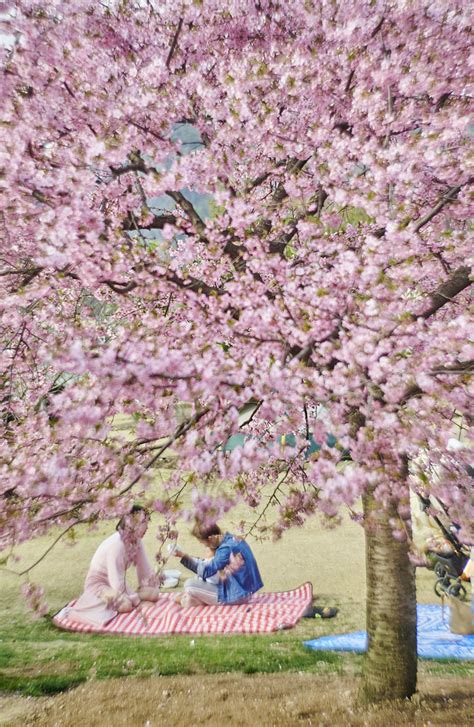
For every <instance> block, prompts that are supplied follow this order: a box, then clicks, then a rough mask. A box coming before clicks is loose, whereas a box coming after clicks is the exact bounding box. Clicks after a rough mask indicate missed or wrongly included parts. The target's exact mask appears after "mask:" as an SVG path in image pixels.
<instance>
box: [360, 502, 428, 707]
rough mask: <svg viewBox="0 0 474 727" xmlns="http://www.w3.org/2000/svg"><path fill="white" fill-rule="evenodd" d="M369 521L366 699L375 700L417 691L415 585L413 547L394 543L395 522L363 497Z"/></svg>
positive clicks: (388, 511) (377, 504) (391, 512)
mask: <svg viewBox="0 0 474 727" xmlns="http://www.w3.org/2000/svg"><path fill="white" fill-rule="evenodd" d="M363 505H364V518H365V523H366V530H365V532H366V570H367V634H368V652H367V656H366V659H365V665H364V681H363V688H362V697H363V699H364V700H365V701H369V702H375V701H380V700H383V699H400V698H407V697H411V696H412V694H414V692H415V690H416V675H417V651H416V646H417V644H416V582H415V569H414V567H413V566H412V564H411V563H410V560H409V558H408V543H407V542H399V541H398V540H395V538H394V537H393V534H392V528H391V527H390V524H389V520H390V518H393V517H396V515H397V513H396V505H395V504H393V505H390V506H389V507H388V508H387V509H382V506H381V503H380V502H376V501H375V499H374V497H373V495H372V494H370V493H368V494H367V495H365V497H364V498H363Z"/></svg>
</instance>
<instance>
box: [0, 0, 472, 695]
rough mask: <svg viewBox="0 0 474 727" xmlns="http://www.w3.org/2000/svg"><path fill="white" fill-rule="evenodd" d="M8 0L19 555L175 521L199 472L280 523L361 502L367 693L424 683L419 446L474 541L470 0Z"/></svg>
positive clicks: (8, 367)
mask: <svg viewBox="0 0 474 727" xmlns="http://www.w3.org/2000/svg"><path fill="white" fill-rule="evenodd" d="M1 6H2V7H1V11H2V18H3V21H2V24H3V26H4V27H3V36H2V37H3V61H2V76H1V78H2V120H1V125H0V139H1V145H0V154H1V162H0V167H1V178H0V185H1V188H2V195H1V202H0V205H1V206H0V228H1V236H2V251H1V265H0V281H1V286H2V295H1V303H0V305H1V311H2V319H1V340H2V344H3V345H2V366H1V403H2V422H3V427H4V438H3V441H2V444H1V474H2V478H1V489H0V503H1V504H0V524H1V529H2V546H3V548H4V549H5V551H4V552H5V553H6V554H7V556H8V553H9V552H10V551H9V548H10V547H11V546H12V545H15V544H18V543H21V542H22V541H24V540H27V539H30V538H33V537H35V536H36V535H39V534H43V533H46V532H48V531H49V530H50V529H52V528H57V527H58V526H60V530H59V531H56V532H59V535H58V536H57V537H61V536H62V535H63V534H64V533H67V532H69V531H70V530H71V529H73V528H74V527H76V526H77V525H78V524H81V523H85V524H89V525H93V524H94V523H96V522H97V521H98V520H101V519H103V518H108V517H112V516H116V515H117V514H121V513H122V512H124V511H125V510H126V509H127V508H128V507H129V506H130V503H131V502H132V500H133V499H134V498H136V497H137V496H140V497H142V498H145V499H146V498H148V500H149V502H150V503H151V506H152V508H153V509H154V510H155V511H156V512H159V513H161V515H162V516H163V520H162V522H165V523H166V525H165V526H163V528H162V539H164V538H165V537H166V536H167V535H168V534H169V533H170V530H172V529H173V527H174V525H175V523H176V519H177V517H178V516H179V509H180V508H179V505H180V502H181V493H182V491H183V489H184V488H187V489H188V490H192V491H193V500H192V502H193V508H194V510H193V512H194V513H195V514H197V515H199V516H200V517H201V518H204V517H207V518H214V519H215V518H218V517H219V516H220V515H221V514H222V513H223V512H225V511H227V510H228V509H229V508H230V507H232V505H233V504H235V503H237V502H239V501H245V502H246V503H248V504H249V505H250V506H251V507H252V508H254V509H255V519H254V521H253V525H252V528H253V531H254V532H258V533H260V534H273V535H274V536H275V537H278V536H280V535H282V533H283V532H284V531H285V529H287V528H288V527H290V526H292V525H302V524H303V523H304V521H305V520H306V518H307V517H308V516H310V515H312V514H313V513H315V512H320V513H322V514H323V516H324V517H325V518H327V519H328V520H330V521H336V520H337V517H338V514H339V512H340V511H341V509H342V508H345V507H346V506H349V507H350V508H353V507H354V506H355V505H356V503H357V502H358V501H359V498H360V497H362V500H363V514H362V515H361V516H360V519H361V521H362V524H363V526H364V528H365V531H366V542H367V577H368V599H367V602H368V633H369V652H368V656H367V659H366V665H365V693H366V695H367V697H368V698H370V699H378V698H383V697H399V696H410V695H411V694H412V693H413V692H414V690H415V688H416V611H415V602H416V596H415V580H414V569H413V566H412V563H411V561H410V557H409V556H410V511H409V484H410V471H412V470H414V469H416V467H417V466H419V465H417V464H416V463H417V462H418V461H419V459H418V460H417V457H418V455H419V452H420V451H421V450H424V451H428V452H429V457H430V461H431V462H432V463H433V464H435V465H437V466H438V467H439V471H440V472H441V475H440V476H439V477H438V478H437V480H436V481H433V482H432V483H431V485H430V483H429V482H428V483H427V484H426V487H427V488H429V487H430V486H431V488H432V491H433V492H434V493H435V494H437V495H438V496H439V497H441V499H442V500H443V501H444V502H445V503H446V505H447V506H448V507H449V508H450V512H451V514H452V517H453V518H455V519H456V520H457V522H459V523H460V524H461V526H462V529H461V531H460V533H461V537H462V538H463V539H464V540H465V541H466V542H469V538H472V529H470V528H472V520H473V506H472V499H471V498H470V493H471V492H472V490H471V489H470V487H471V485H470V482H469V478H468V475H467V474H466V472H465V465H466V464H467V462H468V461H469V452H468V450H467V449H465V450H461V451H456V452H450V451H448V450H447V448H446V445H447V441H448V439H449V437H450V436H451V434H452V426H453V425H452V420H453V416H455V415H456V416H464V417H465V421H466V420H467V421H468V420H469V419H468V413H469V409H468V405H469V388H470V385H471V381H472V379H471V375H472V360H473V351H472V346H471V345H470V343H469V339H468V323H469V318H468V302H469V298H468V293H469V286H470V283H471V260H472V258H470V255H471V254H472V249H471V248H470V247H469V231H470V228H469V222H468V219H469V215H470V213H471V212H472V205H470V196H469V195H470V188H469V185H470V184H471V182H472V176H471V175H472V171H470V169H469V142H470V139H471V137H472V126H470V125H469V117H468V113H469V106H470V90H469V51H470V35H469V30H470V18H469V12H468V7H467V4H466V3H465V2H463V1H462V0H449V2H447V1H446V0H430V2H428V0H415V1H413V0H397V2H395V1H390V0H371V1H370V2H369V0H348V1H346V2H337V0H336V1H334V0H318V2H316V1H315V0H286V1H285V2H281V0H207V2H202V0H164V1H161V2H158V1H157V2H154V1H152V0H148V1H147V2H146V1H145V0H136V1H133V0H122V1H120V2H119V1H118V0H110V1H109V2H107V3H97V2H92V1H91V0H71V1H70V2H68V3H63V2H60V1H59V0H49V1H48V0H44V1H42V0H16V1H15V2H14V3H8V2H3V3H2V4H1ZM177 125H188V127H189V128H191V127H192V129H194V131H195V133H196V134H197V135H198V136H197V140H198V143H196V140H195V141H194V143H192V144H191V145H188V144H187V143H186V142H185V141H183V140H182V138H181V140H180V137H179V134H178V135H177V134H176V129H177ZM187 152H191V153H187ZM190 190H191V191H193V192H194V193H202V194H206V195H210V197H208V198H207V199H208V200H209V199H212V201H211V202H210V204H209V205H208V207H209V209H208V210H207V212H206V213H203V211H202V210H200V209H199V207H198V206H197V205H196V204H195V198H196V197H195V195H194V196H193V194H191V193H190ZM471 194H472V193H471ZM163 200H165V201H166V203H163ZM471 395H472V391H471ZM245 411H250V412H251V413H250V414H247V416H242V414H243V413H245ZM321 411H324V412H325V414H324V416H321ZM121 415H126V416H127V417H128V420H129V421H132V422H133V427H132V430H131V431H127V432H126V433H122V434H123V436H122V435H121V434H120V432H117V430H116V427H115V426H114V425H115V424H116V422H117V418H118V417H119V416H121ZM239 415H240V420H239ZM239 431H240V432H242V433H244V434H245V438H244V441H243V443H242V445H241V446H237V447H234V448H231V447H228V446H226V443H227V442H229V441H230V438H231V437H232V436H233V435H235V434H236V433H238V432H239ZM290 433H291V435H292V436H291V437H288V436H287V435H288V434H290ZM328 434H331V435H334V437H335V438H336V440H337V444H336V446H331V445H334V442H333V441H329V438H328ZM284 436H285V437H286V438H283V437H284ZM315 442H316V443H318V445H319V446H318V447H314V446H312V444H314V443H315ZM341 449H344V450H348V451H349V452H350V456H351V460H352V461H351V462H350V463H349V464H346V465H345V466H344V467H341V465H340V458H341ZM171 454H173V455H174V456H175V467H174V469H173V471H172V473H171V475H170V477H169V479H168V480H167V481H166V482H165V484H164V489H163V493H162V494H160V496H159V497H157V495H156V489H154V487H152V483H153V478H154V476H155V475H156V468H157V467H160V466H161V465H162V463H163V459H164V458H169V457H170V455H171ZM410 463H412V464H410ZM216 482H221V483H226V484H225V487H221V488H217V489H216V484H215V483H216ZM269 483H270V485H272V487H271V489H270V490H269ZM147 493H148V494H147ZM271 513H273V514H271ZM355 517H358V516H357V515H355ZM30 590H32V588H30ZM34 595H35V600H37V591H34Z"/></svg>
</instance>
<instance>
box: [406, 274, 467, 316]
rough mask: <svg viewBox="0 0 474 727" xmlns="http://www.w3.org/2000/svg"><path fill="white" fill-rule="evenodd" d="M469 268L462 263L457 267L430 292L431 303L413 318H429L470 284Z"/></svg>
mask: <svg viewBox="0 0 474 727" xmlns="http://www.w3.org/2000/svg"><path fill="white" fill-rule="evenodd" d="M471 283H472V279H471V268H470V267H468V266H467V265H462V266H461V267H459V268H457V269H456V270H455V271H454V272H453V273H452V275H451V276H450V277H449V278H448V280H446V281H445V282H444V283H443V284H442V285H440V286H439V288H437V289H436V290H435V291H434V292H433V293H431V295H430V298H431V305H430V306H429V307H428V308H427V309H426V310H424V311H423V312H422V313H420V314H419V315H417V316H414V318H425V319H427V318H430V316H432V315H433V314H434V313H436V311H438V310H439V309H440V308H442V307H443V306H444V305H445V304H446V303H449V302H450V301H451V300H452V299H453V298H454V297H455V296H456V295H457V294H458V293H461V292H462V291H463V290H465V288H468V287H469V285H471Z"/></svg>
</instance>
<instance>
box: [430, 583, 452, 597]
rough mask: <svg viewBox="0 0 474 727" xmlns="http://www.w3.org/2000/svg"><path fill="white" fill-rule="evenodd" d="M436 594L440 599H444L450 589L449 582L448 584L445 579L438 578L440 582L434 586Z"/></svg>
mask: <svg viewBox="0 0 474 727" xmlns="http://www.w3.org/2000/svg"><path fill="white" fill-rule="evenodd" d="M433 589H434V592H435V593H436V595H437V596H438V598H442V597H443V596H444V595H446V593H447V592H448V589H449V581H448V582H447V583H446V579H445V578H438V580H437V581H436V582H435V584H434V586H433Z"/></svg>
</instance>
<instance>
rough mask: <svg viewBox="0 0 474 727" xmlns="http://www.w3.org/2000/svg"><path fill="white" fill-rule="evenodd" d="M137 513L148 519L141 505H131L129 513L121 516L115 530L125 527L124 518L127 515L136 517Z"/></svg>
mask: <svg viewBox="0 0 474 727" xmlns="http://www.w3.org/2000/svg"><path fill="white" fill-rule="evenodd" d="M137 512H142V513H144V514H145V515H146V516H147V517H150V513H149V511H148V510H147V509H146V507H143V505H132V507H131V508H130V511H129V512H127V513H126V514H125V515H122V517H121V518H120V520H119V521H118V523H117V525H116V526H115V530H120V529H121V528H123V526H124V525H125V518H126V517H128V516H129V515H136V514H137Z"/></svg>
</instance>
